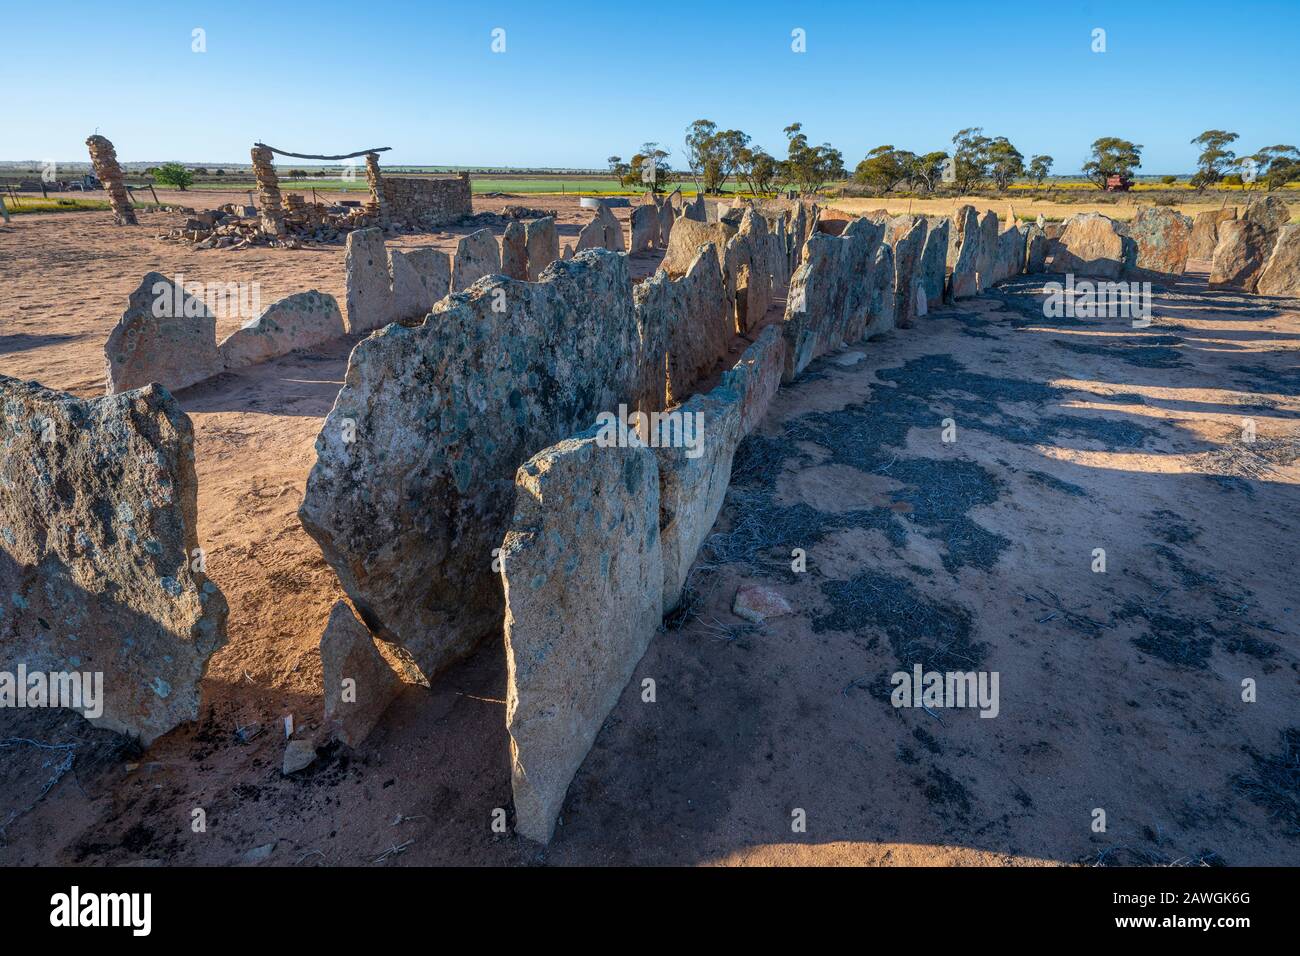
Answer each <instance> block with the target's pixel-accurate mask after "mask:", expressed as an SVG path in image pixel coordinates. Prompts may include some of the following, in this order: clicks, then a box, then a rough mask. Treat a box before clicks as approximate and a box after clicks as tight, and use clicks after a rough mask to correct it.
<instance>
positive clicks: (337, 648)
mask: <svg viewBox="0 0 1300 956" xmlns="http://www.w3.org/2000/svg"><path fill="white" fill-rule="evenodd" d="M320 664H321V678H322V683H323V684H324V687H325V727H326V729H327V730H328V731H329V732H330V733H332V734H333V735H334V736H335V737H337V738H338V739H339V740H341V741H342V742H343V743H345V744H347V745H348V746H349V747H359V746H360V745H361V744H362V743H363V742H364V741H365V739H366V737H368V736H369V735H370V731H371V730H373V729H374V727H375V725H376V724H377V723H379V719H380V718H381V717H383V715H384V711H385V710H387V709H388V705H389V704H391V703H392V702H393V701H394V700H395V699H396V698H397V695H398V694H399V693H401V690H402V684H403V680H402V675H401V674H400V673H399V672H398V670H396V669H395V668H394V667H393V666H392V665H391V664H390V663H389V662H388V661H387V660H385V659H384V656H383V654H381V653H380V651H379V648H378V647H377V646H376V644H375V640H374V638H372V637H371V636H370V632H369V631H368V630H366V627H365V625H364V624H362V623H361V622H360V621H358V620H357V617H356V615H355V614H353V613H352V609H351V608H350V607H348V605H347V602H346V601H338V602H336V603H335V604H334V608H333V610H331V611H330V617H329V623H328V624H326V626H325V631H324V633H323V634H321V638H320Z"/></svg>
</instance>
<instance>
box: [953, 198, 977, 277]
mask: <svg viewBox="0 0 1300 956" xmlns="http://www.w3.org/2000/svg"><path fill="white" fill-rule="evenodd" d="M954 223H955V229H956V231H958V232H960V233H961V234H962V235H961V237H960V238H959V239H958V240H957V242H956V249H957V252H956V259H955V260H954V264H953V268H952V282H951V287H950V289H949V292H950V294H951V296H952V298H954V299H968V298H970V297H971V296H974V295H978V294H979V282H978V281H977V278H976V268H977V266H978V264H979V257H980V221H979V215H978V214H977V213H976V212H975V207H974V206H962V207H961V208H960V209H958V210H957V218H956V219H955V220H954ZM948 248H949V250H950V252H949V254H950V255H951V254H952V253H951V250H952V248H953V244H952V243H949V246H948Z"/></svg>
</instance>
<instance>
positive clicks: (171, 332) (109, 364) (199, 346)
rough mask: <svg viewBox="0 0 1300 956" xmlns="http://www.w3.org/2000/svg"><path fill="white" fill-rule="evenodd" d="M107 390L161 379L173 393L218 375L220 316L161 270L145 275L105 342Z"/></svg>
mask: <svg viewBox="0 0 1300 956" xmlns="http://www.w3.org/2000/svg"><path fill="white" fill-rule="evenodd" d="M104 362H105V374H106V379H107V393H108V394H109V395H115V394H117V393H118V392H125V391H128V390H130V389H133V388H140V387H142V386H144V385H148V384H150V383H151V382H157V383H158V384H159V385H162V386H164V387H166V388H168V389H170V390H172V391H176V390H177V389H182V388H185V387H186V386H189V385H193V384H195V383H196V382H201V381H203V380H204V379H207V378H211V377H212V376H214V375H218V374H220V373H221V371H222V370H223V369H224V368H225V365H224V363H223V362H222V360H221V353H220V352H218V351H217V320H216V318H214V317H213V315H212V314H211V313H210V312H209V311H208V308H207V306H206V305H205V304H204V303H203V300H202V299H199V298H196V297H195V296H192V295H190V294H189V293H187V292H185V291H184V290H182V289H181V287H180V286H178V285H177V284H176V283H175V282H173V281H172V280H171V279H168V278H167V277H166V276H163V275H160V274H159V273H157V272H150V273H149V274H148V275H146V276H145V277H144V281H142V282H141V283H140V285H139V287H138V288H137V289H136V290H135V291H134V292H132V293H131V297H130V298H129V299H128V300H127V306H126V311H125V312H124V313H122V318H121V319H119V320H118V323H117V325H115V326H114V327H113V331H112V332H110V333H109V335H108V341H107V342H106V343H105V345H104Z"/></svg>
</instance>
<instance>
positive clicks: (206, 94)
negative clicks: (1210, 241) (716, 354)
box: [0, 0, 1300, 174]
mask: <svg viewBox="0 0 1300 956" xmlns="http://www.w3.org/2000/svg"><path fill="white" fill-rule="evenodd" d="M994 11H996V12H994ZM63 25H67V28H66V29H65V28H64V27H63ZM195 28H202V29H203V30H205V31H206V39H207V52H206V53H195V52H192V50H191V37H192V31H193V30H194V29H195ZM495 28H501V29H504V30H505V46H506V49H505V52H504V53H493V52H492V49H491V43H492V31H493V29H495ZM796 28H800V29H803V30H804V31H806V37H807V51H806V52H804V53H795V52H793V51H792V50H791V42H792V41H791V31H792V30H794V29H796ZM1095 28H1101V29H1104V30H1105V31H1106V48H1107V49H1106V52H1105V53H1094V52H1092V49H1091V45H1092V31H1093V30H1094V29H1095ZM5 33H6V35H7V36H8V37H9V38H15V37H20V38H25V39H23V40H22V41H21V42H17V43H8V42H6V44H5V49H4V52H3V55H2V56H0V80H2V81H3V83H4V87H3V88H5V89H7V90H10V91H11V92H12V93H13V94H14V95H12V96H10V97H9V98H8V99H7V100H6V108H5V117H4V119H3V121H0V122H2V124H3V125H0V159H58V160H84V159H85V148H84V141H85V138H86V137H87V136H88V135H90V134H91V133H92V132H94V131H95V129H96V128H98V129H99V131H100V132H102V133H104V134H105V135H107V136H108V137H109V138H110V139H112V140H113V141H114V143H115V144H116V146H117V150H118V155H119V157H120V158H121V159H123V160H125V161H128V162H134V161H142V160H151V161H161V160H170V159H176V160H182V161H189V162H220V161H225V162H247V161H248V149H249V146H250V145H251V144H252V143H253V142H254V141H256V140H262V141H264V142H268V143H271V144H272V145H274V146H277V147H280V148H282V149H288V150H292V151H295V152H307V153H340V152H351V151H353V150H356V149H361V148H365V147H370V146H381V145H382V146H392V147H393V151H392V152H391V153H389V154H388V156H387V157H386V158H385V162H386V163H387V164H412V165H417V164H419V165H424V164H457V165H480V164H482V165H499V166H539V167H540V166H547V167H560V166H563V167H584V168H587V167H602V166H603V165H604V163H605V158H606V157H607V156H609V155H611V154H618V155H621V156H623V157H624V158H627V157H630V156H631V155H632V153H633V152H634V151H635V150H636V148H637V147H638V146H639V145H640V144H641V143H642V142H643V141H646V140H658V141H659V142H660V143H661V145H663V146H664V147H666V148H668V149H670V150H671V153H672V155H671V157H670V162H673V163H674V165H676V166H677V167H679V168H680V167H682V166H684V162H683V161H682V150H683V146H682V137H683V131H684V130H685V128H686V126H687V124H688V123H690V122H691V121H692V120H695V119H698V118H708V119H712V120H714V121H715V122H717V123H718V124H719V125H721V126H723V127H738V128H740V129H743V130H744V131H745V132H747V133H750V134H751V135H752V136H753V137H754V141H755V143H757V144H759V145H762V146H764V147H765V148H767V149H768V151H769V152H772V153H774V154H777V155H781V154H783V153H784V145H785V141H784V136H783V134H782V132H781V131H782V128H783V127H785V126H786V125H787V124H789V123H790V122H792V121H795V120H798V121H800V122H802V123H803V124H804V129H805V131H806V132H807V133H808V135H809V138H810V139H811V140H812V141H813V142H823V141H829V142H831V143H832V144H833V145H835V146H836V147H838V148H839V149H841V150H842V151H843V153H844V159H845V163H846V164H847V165H848V166H849V167H850V169H851V168H852V167H853V166H854V165H855V164H856V163H857V162H858V160H860V159H861V158H862V156H863V155H864V154H865V153H866V152H867V151H868V150H869V149H871V148H872V147H874V146H878V145H880V144H882V143H890V144H893V145H895V146H898V147H904V148H908V149H912V150H914V151H917V152H923V151H927V150H930V149H941V148H945V147H946V146H947V145H948V142H949V140H950V138H951V136H952V134H953V133H954V132H956V131H957V130H958V129H960V128H962V127H965V126H983V127H984V130H985V133H986V134H987V135H992V136H996V135H1005V136H1007V137H1008V138H1010V140H1011V141H1012V143H1014V144H1015V145H1016V146H1017V147H1018V148H1019V149H1020V150H1021V152H1022V153H1024V154H1025V156H1026V157H1028V156H1029V155H1031V154H1033V153H1048V154H1050V155H1051V156H1054V157H1055V158H1056V172H1058V173H1069V172H1075V171H1077V170H1078V168H1079V166H1080V164H1081V163H1082V162H1083V160H1084V158H1085V156H1086V153H1087V150H1088V145H1089V144H1090V143H1091V142H1092V141H1093V140H1094V139H1096V138H1097V137H1098V136H1103V135H1115V136H1122V137H1124V138H1126V139H1131V140H1134V141H1135V142H1138V143H1141V144H1143V145H1144V146H1145V147H1146V148H1145V151H1144V162H1143V168H1142V172H1143V173H1147V174H1159V173H1166V172H1168V173H1173V172H1186V171H1190V170H1191V169H1192V168H1193V166H1194V160H1195V155H1196V150H1195V148H1194V147H1192V146H1190V145H1189V143H1188V141H1189V140H1190V139H1191V138H1192V137H1194V136H1196V135H1197V134H1198V133H1200V132H1201V131H1202V130H1204V129H1208V128H1214V127H1218V128H1227V129H1230V130H1232V131H1235V132H1237V133H1240V134H1241V140H1240V141H1239V143H1238V144H1237V145H1238V152H1239V153H1243V154H1244V153H1248V152H1253V151H1254V150H1255V149H1257V148H1259V147H1261V146H1265V145H1271V144H1274V143H1292V144H1300V72H1298V71H1297V70H1296V69H1295V61H1296V55H1297V49H1300V2H1296V0H1273V2H1252V0H1240V2H1236V3H1232V4H1222V3H1217V4H1212V3H1203V2H1200V0H1192V2H1179V3H1147V2H1123V3H1118V2H1109V0H1106V2H1100V0H1095V2H1071V0H1063V2H1050V0H1049V2H1046V3H1032V2H1031V3H1023V4H999V5H997V6H994V5H992V4H976V3H974V2H965V3H955V2H947V0H937V2H936V0H925V2H911V3H896V2H891V3H886V4H881V3H875V2H871V0H859V2H853V3H847V2H830V3H790V2H784V3H775V2H769V0H754V2H749V3H744V4H740V3H735V4H733V3H728V2H725V0H724V2H721V3H718V2H713V3H707V2H704V3H678V2H675V0H658V2H654V3H642V4H616V3H611V2H608V0H607V2H603V3H588V2H568V3H545V4H543V3H518V2H513V3H490V2H475V3H465V2H463V0H462V2H457V3H454V4H453V3H440V2H422V3H410V2H402V3H399V2H391V0H366V2H362V3H358V2H356V0H353V2H352V3H349V4H346V5H345V4H342V3H337V2H334V0H317V2H311V3H301V4H284V3H277V4H269V3H250V2H246V0H231V2H226V3H221V4H217V5H212V4H191V3H184V2H179V3H178V2H170V3H141V2H127V3H125V4H114V5H110V6H107V7H106V6H105V5H103V4H102V3H94V4H92V3H88V2H83V0H70V2H63V3H60V4H58V7H57V14H56V15H55V16H53V17H52V16H51V10H50V9H47V8H45V7H42V6H41V5H39V4H31V3H20V4H16V5H14V6H13V7H11V8H10V9H9V10H8V11H7V12H6V14H5Z"/></svg>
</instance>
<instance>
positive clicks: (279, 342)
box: [218, 289, 344, 369]
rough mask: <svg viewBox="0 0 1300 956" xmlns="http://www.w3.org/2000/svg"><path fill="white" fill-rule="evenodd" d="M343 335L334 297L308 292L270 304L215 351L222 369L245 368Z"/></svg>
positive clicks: (340, 313)
mask: <svg viewBox="0 0 1300 956" xmlns="http://www.w3.org/2000/svg"><path fill="white" fill-rule="evenodd" d="M343 334H344V328H343V313H342V312H340V311H339V304H338V302H336V301H335V299H334V296H332V295H327V294H326V293H324V292H317V291H316V290H315V289H312V290H311V291H309V292H297V293H294V294H293V295H291V296H287V297H286V298H283V299H281V300H280V301H279V302H275V303H273V304H272V305H271V306H270V307H268V308H267V310H266V311H265V312H263V313H262V314H261V315H259V316H258V317H257V318H256V319H254V320H253V321H251V322H249V323H248V324H246V325H245V326H244V327H243V328H241V329H239V330H238V331H236V332H233V333H231V334H230V335H229V336H228V337H227V338H226V339H225V341H223V342H222V343H221V345H219V346H218V350H219V351H220V352H221V359H222V362H223V363H224V364H225V367H226V368H228V369H237V368H246V367H247V366H249V365H257V364H258V363H260V362H267V361H270V360H271V359H273V358H276V357H277V356H280V355H288V354H289V353H290V352H292V351H294V350H295V349H305V348H311V347H312V346H313V345H320V344H321V343H323V342H328V341H330V340H331V339H337V338H340V337H341V336H342V335H343Z"/></svg>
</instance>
